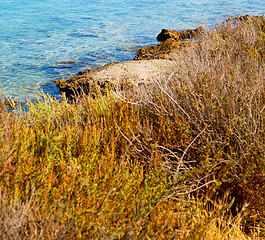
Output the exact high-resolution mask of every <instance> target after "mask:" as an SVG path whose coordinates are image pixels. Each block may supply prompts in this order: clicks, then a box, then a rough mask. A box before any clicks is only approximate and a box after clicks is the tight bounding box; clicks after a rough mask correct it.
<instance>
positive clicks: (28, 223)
mask: <svg viewBox="0 0 265 240" xmlns="http://www.w3.org/2000/svg"><path fill="white" fill-rule="evenodd" d="M264 41H265V20H264V19H262V18H259V19H256V20H255V19H254V20H248V21H242V22H240V24H236V23H231V22H230V23H224V24H221V25H219V26H217V28H216V29H214V30H210V31H208V32H205V34H204V36H202V38H201V40H200V43H199V44H198V45H197V46H196V47H194V48H189V49H185V50H183V51H182V52H179V53H178V54H177V55H176V59H175V70H174V71H173V72H172V73H169V76H168V78H167V79H155V81H154V82H155V83H154V85H149V86H142V87H141V89H140V88H138V89H135V90H134V92H133V95H134V97H133V98H130V99H127V100H128V101H124V99H125V97H123V98H122V99H119V98H117V97H116V95H113V94H111V93H108V94H106V95H104V96H103V95H101V94H100V91H99V93H98V95H97V97H96V98H92V97H90V96H86V97H83V98H81V99H79V100H78V101H76V102H75V103H73V104H69V103H68V102H67V100H62V101H60V102H59V101H58V100H55V99H53V98H51V97H49V96H42V97H41V98H40V99H39V100H37V101H36V102H34V103H29V110H28V112H26V113H24V112H22V111H19V110H18V111H14V112H12V113H11V112H8V111H7V110H6V109H5V108H4V107H2V108H0V188H1V195H0V238H1V239H216V240H218V239H255V238H256V239H262V238H263V237H265V226H264V222H265V209H264V206H265V203H264V201H265V189H264V188H265V166H264V164H265V163H264V159H265V156H264V155H265V154H264V151H265V147H264V146H265V144H264V141H265V136H264V117H265V92H264V90H265V88H264V87H265V86H264V81H265V80H264V76H265V75H264V72H265V69H264V54H265V44H264ZM95 92H96V91H94V92H93V96H95ZM128 95H129V94H127V95H126V96H128Z"/></svg>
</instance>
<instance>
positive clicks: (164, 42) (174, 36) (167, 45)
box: [134, 27, 203, 60]
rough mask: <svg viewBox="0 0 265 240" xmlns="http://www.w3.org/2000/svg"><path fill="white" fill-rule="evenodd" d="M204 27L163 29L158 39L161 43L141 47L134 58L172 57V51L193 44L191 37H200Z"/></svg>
mask: <svg viewBox="0 0 265 240" xmlns="http://www.w3.org/2000/svg"><path fill="white" fill-rule="evenodd" d="M202 32H203V28H202V27H199V28H196V29H187V30H185V31H182V32H181V31H174V30H168V29H162V31H161V32H160V33H159V34H158V36H157V40H158V41H160V42H161V43H159V44H157V45H153V46H149V47H143V48H141V49H140V50H139V51H138V53H137V56H136V57H135V58H134V60H143V59H170V53H171V52H172V51H173V50H177V49H180V48H183V47H187V46H190V45H191V41H189V40H191V39H193V38H196V37H199V36H200V34H201V33H202Z"/></svg>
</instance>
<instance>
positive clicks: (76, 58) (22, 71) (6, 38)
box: [0, 0, 265, 101]
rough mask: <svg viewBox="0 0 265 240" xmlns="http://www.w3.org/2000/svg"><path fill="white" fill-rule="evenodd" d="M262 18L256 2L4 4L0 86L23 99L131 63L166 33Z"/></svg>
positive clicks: (0, 7)
mask: <svg viewBox="0 0 265 240" xmlns="http://www.w3.org/2000/svg"><path fill="white" fill-rule="evenodd" d="M241 14H242V15H243V14H252V15H264V14H265V1H261V0H253V1H246V0H245V1H244V0H230V1H229V0H228V1H223V0H202V1H198V0H185V1H183V0H171V1H170V0H167V1H166V0H133V1H132V0H109V1H108V0H95V1H91V0H0V83H1V85H2V86H3V88H4V92H5V94H6V95H8V96H11V97H13V98H15V99H18V100H19V101H25V100H26V99H27V98H31V97H33V96H34V95H35V94H36V93H37V92H40V91H44V92H45V93H50V94H52V95H53V96H57V95H58V94H59V92H58V89H57V88H56V87H55V85H54V84H53V83H52V81H53V80H55V79H58V78H67V77H68V76H70V75H73V74H76V73H78V72H79V71H80V70H84V69H90V68H95V67H97V66H101V65H104V64H106V63H110V62H114V61H123V60H130V59H132V58H133V57H134V56H135V51H136V50H135V49H136V48H137V47H139V46H143V45H146V44H150V43H154V42H156V35H157V34H158V33H159V32H160V31H161V29H162V28H169V29H177V30H182V29H185V28H194V27H197V26H199V25H201V24H208V25H210V26H212V25H214V24H215V23H218V22H221V21H223V20H224V19H225V18H227V17H230V16H236V15H241Z"/></svg>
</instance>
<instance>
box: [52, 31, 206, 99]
mask: <svg viewBox="0 0 265 240" xmlns="http://www.w3.org/2000/svg"><path fill="white" fill-rule="evenodd" d="M203 31H204V30H203V28H202V27H199V28H196V29H187V30H185V31H174V30H167V29H162V31H161V32H160V33H159V34H158V36H157V40H158V42H160V43H158V44H156V45H153V46H148V47H143V48H141V49H140V50H139V51H138V53H137V55H136V56H135V58H134V59H133V60H132V61H125V62H117V63H111V64H107V65H105V66H103V67H100V68H97V69H93V70H87V71H82V72H79V73H78V74H77V75H76V76H73V77H71V78H70V79H67V80H60V79H58V80H55V84H56V86H57V87H58V88H59V89H60V91H61V93H64V94H65V95H66V97H67V98H70V99H72V98H74V97H75V96H76V95H78V96H79V95H80V94H83V93H84V94H87V93H88V92H89V91H90V90H91V88H92V86H94V85H97V86H100V87H101V88H105V87H106V86H107V85H108V86H109V85H111V86H117V85H119V88H121V89H128V88H130V87H132V86H137V85H140V84H146V83H148V82H150V81H152V79H154V78H156V77H157V76H160V77H161V76H166V75H167V74H168V73H169V71H170V69H171V68H172V65H173V62H172V61H171V60H172V58H171V54H172V53H173V52H176V51H177V50H180V49H182V48H186V47H189V46H192V44H193V43H192V41H191V40H193V39H198V37H199V36H200V35H201V34H202V33H203Z"/></svg>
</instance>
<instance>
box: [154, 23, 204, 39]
mask: <svg viewBox="0 0 265 240" xmlns="http://www.w3.org/2000/svg"><path fill="white" fill-rule="evenodd" d="M202 32H203V28H202V27H198V28H196V29H187V30H185V31H182V32H181V31H174V30H168V29H162V31H161V32H160V33H159V34H158V35H157V37H156V39H157V41H159V42H163V41H165V40H167V39H169V38H171V39H176V40H184V39H192V38H195V37H197V36H199V35H200V34H201V33H202Z"/></svg>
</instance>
